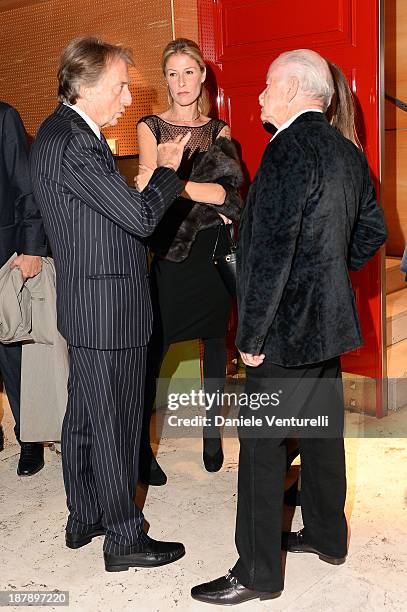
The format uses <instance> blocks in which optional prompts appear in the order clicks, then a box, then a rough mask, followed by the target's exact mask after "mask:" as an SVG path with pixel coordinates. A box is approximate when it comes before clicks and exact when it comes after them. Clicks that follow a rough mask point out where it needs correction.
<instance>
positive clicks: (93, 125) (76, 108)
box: [64, 102, 100, 140]
mask: <svg viewBox="0 0 407 612" xmlns="http://www.w3.org/2000/svg"><path fill="white" fill-rule="evenodd" d="M64 104H65V106H68V108H72V110H74V111H76V112H77V113H78V115H80V116H81V117H82V119H83V120H84V121H86V123H87V124H88V126H89V127H90V129H91V130H92V131H93V132H94V133H95V134H96V136H97V137H98V138H99V140H100V129H99V127H98V125H96V123H95V122H94V121H93V119H91V118H90V117H89V115H87V114H86V113H85V112H84V111H83V110H82V109H81V108H79V106H78V105H77V104H68V103H67V102H64Z"/></svg>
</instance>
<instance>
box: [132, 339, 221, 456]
mask: <svg viewBox="0 0 407 612" xmlns="http://www.w3.org/2000/svg"><path fill="white" fill-rule="evenodd" d="M202 341H203V344H204V358H203V378H204V389H205V393H209V394H214V393H216V391H220V393H222V391H223V389H224V386H225V376H226V339H225V338H203V339H202ZM169 347H170V345H168V344H164V345H163V342H162V340H161V338H160V337H159V336H158V335H154V334H153V335H152V337H151V340H150V343H149V346H148V354H147V374H146V386H145V396H144V414H143V428H142V434H141V443H140V461H143V458H144V459H149V457H150V453H151V451H150V421H151V414H152V409H153V406H154V402H155V396H156V392H157V379H158V377H159V375H160V370H161V366H162V363H163V361H164V358H165V356H166V354H167V352H168V349H169ZM221 409H222V406H221V405H219V404H217V403H216V402H214V403H213V405H212V406H211V409H210V410H207V413H206V416H207V417H209V418H210V419H211V422H212V423H214V422H215V416H216V415H217V414H220V411H221ZM203 433H204V436H205V437H208V438H209V437H217V436H219V435H220V434H219V428H217V427H215V426H211V427H205V428H204V432H203Z"/></svg>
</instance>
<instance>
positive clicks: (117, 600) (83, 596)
mask: <svg viewBox="0 0 407 612" xmlns="http://www.w3.org/2000/svg"><path fill="white" fill-rule="evenodd" d="M1 400H2V404H3V408H4V418H3V425H4V426H5V430H6V436H7V440H6V441H7V445H6V448H5V450H4V451H3V453H1V455H0V504H1V505H0V558H1V563H0V591H1V590H5V589H23V590H27V589H32V590H53V589H59V590H69V592H70V608H69V609H71V610H74V611H84V612H87V611H99V610H100V611H103V612H108V611H114V612H117V611H119V610H132V611H141V612H150V611H151V612H152V611H157V612H165V611H167V610H174V609H177V610H182V611H184V610H185V611H187V610H193V611H195V610H196V611H198V610H205V609H206V610H216V609H218V610H220V609H223V608H215V607H214V606H207V605H205V604H200V603H198V602H194V601H193V600H192V599H191V598H190V595H189V591H190V588H191V586H193V585H194V584H197V583H199V582H202V581H205V580H207V579H212V578H215V577H217V576H219V575H221V574H223V573H225V572H226V570H227V569H228V568H229V567H231V566H232V565H233V563H234V561H235V555H236V553H235V549H234V541H233V538H234V533H233V532H234V518H235V504H236V476H237V463H236V459H237V442H236V440H234V439H232V438H228V439H226V440H225V465H224V467H223V469H222V470H221V472H219V473H217V474H208V473H207V472H205V470H204V469H203V466H202V463H201V441H200V440H197V439H192V438H189V439H182V438H177V439H163V440H162V442H161V445H160V448H159V454H158V456H159V460H160V462H161V463H162V465H163V467H164V469H165V470H166V472H167V474H168V484H167V486H165V487H161V488H153V487H151V488H150V490H149V491H148V493H147V498H146V502H145V507H144V512H145V515H146V519H147V521H148V522H149V523H150V525H151V528H150V534H151V535H152V537H155V538H157V539H160V538H162V539H173V540H181V541H182V542H184V544H185V546H186V549H187V554H186V556H185V557H184V558H183V559H181V560H180V561H179V562H177V563H175V564H173V565H169V566H166V567H163V568H157V569H154V570H139V571H136V570H134V569H133V570H130V571H128V572H121V573H118V574H108V573H106V572H105V571H104V567H103V560H102V554H101V550H102V539H101V538H97V539H95V540H94V541H93V542H92V543H91V544H90V545H88V546H86V547H84V548H82V549H80V550H77V551H73V550H69V549H67V548H65V546H64V525H65V519H66V509H65V496H64V489H63V483H62V475H61V461H60V458H59V456H57V455H56V453H55V452H51V451H50V450H49V449H47V450H46V452H45V455H46V467H45V468H44V469H43V470H42V471H41V472H40V473H39V474H37V475H35V476H33V477H32V478H25V479H24V478H18V477H17V476H16V466H17V460H18V447H17V445H16V444H15V443H14V440H13V437H12V430H11V416H10V413H9V408H8V406H7V403H6V400H5V398H4V396H2V398H1V399H0V401H1ZM0 414H1V409H0ZM406 414H407V413H406V412H404V413H399V414H398V415H397V416H395V417H389V420H388V421H387V423H388V424H391V423H393V425H394V422H396V430H397V422H399V423H402V422H403V421H404V422H405V419H406ZM352 419H353V420H355V419H356V417H352ZM356 420H359V419H356ZM381 427H382V429H383V428H384V429H385V428H386V427H387V425H386V424H385V421H382V425H381ZM368 428H369V425H368V426H367V429H368ZM346 448H347V465H348V499H347V516H348V518H349V521H350V528H351V540H350V550H349V556H348V560H347V562H346V564H345V565H342V566H340V567H334V566H330V565H327V564H325V563H322V562H321V561H319V559H318V558H317V557H314V556H313V555H310V556H306V555H289V556H288V558H287V562H286V572H285V591H284V593H283V595H282V596H281V597H280V598H278V599H276V600H273V601H269V602H262V603H260V602H254V603H253V602H248V603H247V604H243V605H241V606H240V609H242V610H244V609H246V610H264V609H267V610H275V611H283V610H284V611H293V612H294V611H296V612H297V611H301V612H308V611H309V612H311V611H312V612H333V611H338V612H354V611H357V610H363V612H367V611H372V610H374V611H379V610H383V608H384V609H386V610H389V611H391V612H393V611H394V612H395V611H398V610H400V611H403V612H404V611H405V610H406V609H407V603H406V602H407V571H406V570H407V444H406V440H405V439H402V438H392V439H388V438H382V439H375V438H370V439H357V438H352V439H348V440H347V442H346ZM139 495H140V498H142V497H143V492H142V491H140V492H139ZM300 525H301V517H300V513H299V510H298V509H297V511H296V513H295V515H294V519H293V527H294V528H298V527H300ZM9 609H10V608H9ZM15 609H16V610H17V608H15ZM18 609H21V608H18ZM53 609H54V608H53ZM55 609H56V608H55Z"/></svg>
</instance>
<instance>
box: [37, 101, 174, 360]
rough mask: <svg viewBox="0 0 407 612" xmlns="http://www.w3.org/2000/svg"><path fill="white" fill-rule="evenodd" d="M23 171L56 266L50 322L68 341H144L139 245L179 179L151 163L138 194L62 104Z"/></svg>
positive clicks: (147, 308)
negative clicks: (28, 176)
mask: <svg viewBox="0 0 407 612" xmlns="http://www.w3.org/2000/svg"><path fill="white" fill-rule="evenodd" d="M31 177H32V181H33V190H34V194H35V197H36V200H37V202H38V204H39V206H40V209H41V213H42V216H43V219H44V223H45V226H46V231H47V234H48V237H49V240H50V243H51V248H52V252H53V256H54V260H55V267H56V273H57V317H58V329H59V331H60V332H61V334H62V335H63V336H64V338H65V339H66V340H67V342H68V344H70V345H73V346H83V347H88V348H94V349H110V350H112V349H124V348H130V347H134V346H143V345H145V344H147V342H148V339H149V336H150V333H151V326H152V311H151V302H150V293H149V281H148V270H147V258H146V248H145V245H144V242H143V238H145V237H146V236H149V235H150V234H151V233H152V232H153V231H154V228H155V227H156V225H157V223H158V222H159V220H160V219H161V217H162V216H163V214H164V212H165V211H166V209H167V208H168V207H169V206H170V204H171V203H172V202H173V200H174V199H175V198H176V197H177V196H178V195H179V194H180V193H181V191H182V189H183V184H182V183H181V181H180V180H179V179H178V177H177V175H176V173H175V172H174V171H173V170H171V169H170V168H158V169H157V170H155V172H154V174H153V177H152V179H151V181H150V183H149V185H148V187H146V189H144V191H143V192H142V193H138V192H137V191H136V190H135V189H131V188H129V187H128V186H127V184H126V182H125V180H124V178H123V177H122V176H121V175H120V174H119V172H118V170H117V168H116V166H115V162H114V159H113V156H112V155H111V153H110V151H109V149H108V147H107V144H106V143H105V142H102V141H100V140H99V139H98V138H97V136H96V135H95V134H94V132H93V131H92V130H91V128H90V127H89V126H88V125H87V123H86V122H85V121H84V120H83V119H82V117H80V115H78V113H76V112H75V111H74V110H72V109H70V108H69V107H68V106H65V105H60V106H59V107H57V109H56V110H55V111H54V113H53V114H52V115H50V116H49V117H48V118H47V119H46V120H45V121H44V123H43V124H42V125H41V127H40V129H39V131H38V134H37V136H36V138H35V140H34V143H33V146H32V150H31Z"/></svg>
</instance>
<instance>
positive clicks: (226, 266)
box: [212, 223, 237, 298]
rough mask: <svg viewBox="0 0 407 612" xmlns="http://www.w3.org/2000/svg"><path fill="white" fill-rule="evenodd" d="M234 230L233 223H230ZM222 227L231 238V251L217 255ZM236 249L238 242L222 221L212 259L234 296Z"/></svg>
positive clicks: (229, 238)
mask: <svg viewBox="0 0 407 612" xmlns="http://www.w3.org/2000/svg"><path fill="white" fill-rule="evenodd" d="M230 226H231V228H232V230H233V224H230ZM222 227H223V228H224V230H225V231H226V234H227V236H228V240H229V251H228V253H226V254H224V255H219V256H217V255H216V249H217V246H218V242H219V236H220V232H221V229H222ZM236 250H237V244H236V242H235V241H234V240H233V238H232V235H231V233H230V231H229V228H228V227H227V226H226V224H225V223H222V224H220V225H219V227H218V234H217V236H216V242H215V246H214V249H213V253H212V261H213V263H214V264H215V266H216V269H217V270H218V272H219V274H220V276H221V278H222V280H223V282H224V284H225V287H226V289H227V290H228V292H229V294H230V295H231V296H232V297H234V298H235V297H236Z"/></svg>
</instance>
